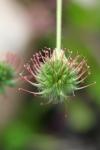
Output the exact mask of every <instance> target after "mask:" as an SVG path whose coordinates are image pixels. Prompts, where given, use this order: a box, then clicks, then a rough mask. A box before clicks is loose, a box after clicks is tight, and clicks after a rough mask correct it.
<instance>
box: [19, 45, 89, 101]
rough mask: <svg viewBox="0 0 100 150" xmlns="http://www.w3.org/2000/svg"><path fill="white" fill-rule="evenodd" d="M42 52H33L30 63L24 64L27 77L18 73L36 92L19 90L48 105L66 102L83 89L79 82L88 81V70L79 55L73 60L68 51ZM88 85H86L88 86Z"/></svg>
mask: <svg viewBox="0 0 100 150" xmlns="http://www.w3.org/2000/svg"><path fill="white" fill-rule="evenodd" d="M68 54H69V56H68V57H66V55H65V51H64V50H61V51H57V49H54V50H53V52H52V50H51V49H47V48H46V49H45V50H43V51H42V52H39V53H36V54H35V55H33V57H32V58H31V62H30V63H27V64H26V65H24V68H25V70H27V71H28V73H29V75H23V74H20V76H21V78H22V79H23V80H24V81H26V82H28V83H29V84H31V85H33V86H35V87H36V88H37V92H34V91H28V90H26V89H23V88H19V90H21V91H25V92H29V93H31V94H33V95H40V96H42V97H44V98H47V99H49V100H48V103H50V102H52V103H59V102H63V101H64V100H66V99H67V96H69V95H70V94H71V93H72V94H73V95H74V91H76V90H79V89H82V88H85V87H87V86H81V83H82V82H84V80H85V79H86V78H87V75H88V73H89V69H88V68H89V67H88V65H87V63H86V60H85V59H84V58H81V57H80V55H78V54H77V56H75V57H72V53H71V52H68ZM88 86H89V85H88Z"/></svg>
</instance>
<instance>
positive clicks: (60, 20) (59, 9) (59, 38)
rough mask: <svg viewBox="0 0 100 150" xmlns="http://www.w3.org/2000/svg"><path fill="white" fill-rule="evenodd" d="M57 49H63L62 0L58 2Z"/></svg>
mask: <svg viewBox="0 0 100 150" xmlns="http://www.w3.org/2000/svg"><path fill="white" fill-rule="evenodd" d="M56 17H57V18H56V19H57V21H56V22H57V24H56V30H57V31H56V32H57V33H56V49H57V50H60V49H61V28H62V0H57V12H56Z"/></svg>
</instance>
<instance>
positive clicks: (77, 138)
mask: <svg viewBox="0 0 100 150" xmlns="http://www.w3.org/2000/svg"><path fill="white" fill-rule="evenodd" d="M55 41H56V0H0V53H1V54H2V52H4V51H12V52H15V53H17V54H18V55H20V56H21V59H22V61H23V62H27V60H28V59H29V58H30V57H31V56H32V54H33V53H35V52H36V51H38V50H41V49H43V48H44V47H45V46H47V47H50V48H55ZM62 48H68V49H70V50H72V51H73V53H76V52H77V51H78V52H79V53H80V54H81V55H82V56H85V57H86V58H87V61H88V63H89V65H90V66H91V75H90V76H89V77H88V80H87V81H86V83H91V82H94V81H96V82H97V83H96V84H95V85H93V86H90V87H88V88H86V89H84V90H80V91H78V92H77V93H75V94H76V96H75V97H74V98H70V99H69V100H68V102H67V103H64V104H58V105H52V104H51V105H44V106H41V105H40V102H41V101H42V99H41V98H39V97H33V96H32V95H29V94H25V93H20V92H18V91H17V88H18V87H19V84H18V85H17V87H16V88H14V89H11V88H7V90H6V96H4V95H0V149H2V150H51V149H52V150H66V149H67V150H99V149H100V1H99V0H63V17H62ZM21 86H24V87H25V86H26V84H24V83H21ZM26 87H27V88H28V89H31V90H32V87H30V86H28V85H27V86H26Z"/></svg>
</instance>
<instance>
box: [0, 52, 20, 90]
mask: <svg viewBox="0 0 100 150" xmlns="http://www.w3.org/2000/svg"><path fill="white" fill-rule="evenodd" d="M20 65H21V61H20V58H19V57H17V55H16V54H13V53H9V52H8V53H4V55H3V53H2V54H1V55H0V93H4V92H5V87H7V86H9V87H12V86H14V85H15V84H16V81H15V78H16V74H17V70H18V69H19V67H20Z"/></svg>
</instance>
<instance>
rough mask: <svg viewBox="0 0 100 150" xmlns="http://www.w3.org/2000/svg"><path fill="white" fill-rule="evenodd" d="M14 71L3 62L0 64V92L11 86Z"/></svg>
mask: <svg viewBox="0 0 100 150" xmlns="http://www.w3.org/2000/svg"><path fill="white" fill-rule="evenodd" d="M13 79H14V70H13V69H12V67H11V66H9V65H8V64H6V63H4V62H0V89H1V91H2V90H3V89H4V87H5V86H13V85H14V82H13Z"/></svg>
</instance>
